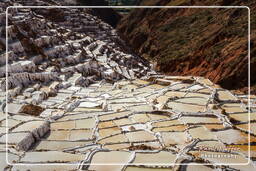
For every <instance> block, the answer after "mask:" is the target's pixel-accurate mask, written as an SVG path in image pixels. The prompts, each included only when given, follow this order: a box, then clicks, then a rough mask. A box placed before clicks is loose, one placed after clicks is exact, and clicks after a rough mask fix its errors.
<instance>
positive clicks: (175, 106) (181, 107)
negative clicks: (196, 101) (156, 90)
mask: <svg viewBox="0 0 256 171" xmlns="http://www.w3.org/2000/svg"><path fill="white" fill-rule="evenodd" d="M167 106H168V107H169V108H170V109H172V110H174V111H179V112H195V113H196V112H204V111H205V110H206V108H205V107H204V106H199V105H191V104H184V103H181V102H169V103H167Z"/></svg>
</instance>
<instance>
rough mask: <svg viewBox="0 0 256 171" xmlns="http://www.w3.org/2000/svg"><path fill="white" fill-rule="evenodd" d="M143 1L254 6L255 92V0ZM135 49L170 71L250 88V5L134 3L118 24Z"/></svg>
mask: <svg viewBox="0 0 256 171" xmlns="http://www.w3.org/2000/svg"><path fill="white" fill-rule="evenodd" d="M141 5H183V6H186V5H227V6H228V5H247V6H249V7H250V8H251V26H252V27H251V75H252V78H251V84H252V86H253V87H252V89H253V91H252V92H253V93H256V89H255V84H256V77H255V76H254V73H256V60H255V59H256V58H255V56H256V54H255V50H256V49H255V46H253V45H254V44H255V30H256V25H255V21H254V20H253V18H255V17H256V13H255V7H256V4H255V1H238V0H237V1H227V0H219V1H215V2H214V3H212V1H198V0H194V1H186V0H185V1H173V0H167V1H163V0H157V1H146V0H145V1H142V2H141ZM118 30H119V32H120V34H122V35H123V36H122V37H123V38H124V39H125V40H127V42H129V44H130V45H131V46H132V47H133V48H134V49H135V50H136V52H137V53H139V54H140V55H142V56H143V57H146V58H147V59H149V60H151V61H153V62H155V66H156V68H157V69H158V70H159V71H160V72H163V73H166V74H171V75H199V76H204V77H207V78H209V79H210V80H211V81H213V82H215V83H218V84H220V85H221V86H223V87H224V88H228V89H240V90H243V91H245V92H246V91H247V86H248V79H247V78H248V41H247V39H248V10H247V9H246V8H244V9H136V10H134V11H133V12H132V13H131V14H130V15H129V16H127V17H126V18H123V19H122V21H121V22H120V24H119V25H118Z"/></svg>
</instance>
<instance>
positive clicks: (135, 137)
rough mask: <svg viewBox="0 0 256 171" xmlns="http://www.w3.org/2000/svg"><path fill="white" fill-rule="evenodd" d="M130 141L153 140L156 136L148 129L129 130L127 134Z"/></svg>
mask: <svg viewBox="0 0 256 171" xmlns="http://www.w3.org/2000/svg"><path fill="white" fill-rule="evenodd" d="M125 135H126V137H127V138H128V139H129V141H130V142H141V141H153V140H155V139H156V138H155V136H154V135H153V134H150V133H149V132H146V131H136V132H128V133H126V134H125Z"/></svg>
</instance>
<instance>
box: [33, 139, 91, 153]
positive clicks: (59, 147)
mask: <svg viewBox="0 0 256 171" xmlns="http://www.w3.org/2000/svg"><path fill="white" fill-rule="evenodd" d="M90 143H92V142H91V141H88V142H69V141H46V140H42V141H41V142H40V143H39V145H38V146H36V148H35V150H51V151H63V150H65V149H68V148H74V147H78V146H82V145H86V144H90Z"/></svg>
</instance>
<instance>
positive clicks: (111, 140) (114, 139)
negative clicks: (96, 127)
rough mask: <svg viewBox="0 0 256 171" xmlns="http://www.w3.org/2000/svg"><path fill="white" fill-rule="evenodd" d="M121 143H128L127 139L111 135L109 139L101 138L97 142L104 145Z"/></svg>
mask: <svg viewBox="0 0 256 171" xmlns="http://www.w3.org/2000/svg"><path fill="white" fill-rule="evenodd" d="M121 142H128V139H127V137H126V136H125V135H124V134H118V135H113V136H111V137H107V138H103V139H100V140H99V141H98V143H99V144H106V143H110V144H111V143H121Z"/></svg>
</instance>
